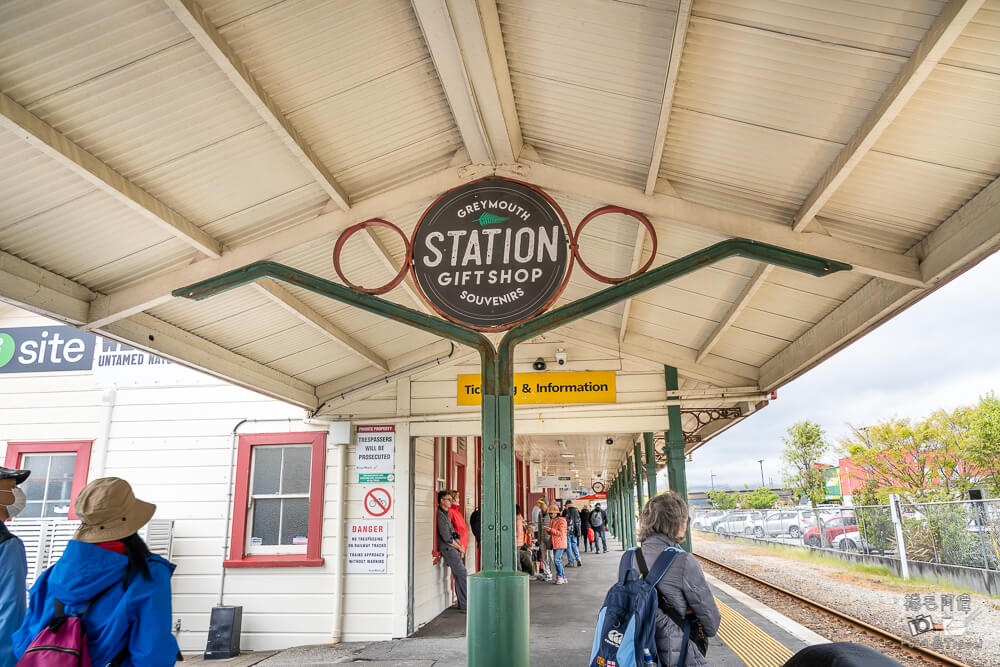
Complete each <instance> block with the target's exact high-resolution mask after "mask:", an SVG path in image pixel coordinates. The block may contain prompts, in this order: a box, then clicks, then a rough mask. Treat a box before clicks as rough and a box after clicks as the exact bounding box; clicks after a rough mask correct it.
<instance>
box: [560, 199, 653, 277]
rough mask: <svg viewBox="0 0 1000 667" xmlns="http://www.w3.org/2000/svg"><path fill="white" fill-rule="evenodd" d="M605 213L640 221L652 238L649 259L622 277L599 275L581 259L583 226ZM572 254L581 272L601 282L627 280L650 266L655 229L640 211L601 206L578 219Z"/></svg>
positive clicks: (639, 274)
mask: <svg viewBox="0 0 1000 667" xmlns="http://www.w3.org/2000/svg"><path fill="white" fill-rule="evenodd" d="M607 213H622V214H624V215H627V216H630V217H633V218H635V219H636V220H638V221H639V222H641V223H642V225H643V227H645V228H646V231H648V232H649V236H650V238H652V239H653V252H651V253H650V254H649V259H648V260H646V263H645V264H643V265H642V266H641V267H639V270H638V271H636V272H635V273H633V274H631V275H628V276H624V277H622V278H610V277H608V276H603V275H601V274H600V273H598V272H597V271H594V270H593V269H592V268H590V267H589V266H587V263H586V262H584V261H583V257H582V256H581V254H580V234H581V233H582V232H583V228H584V227H585V226H586V225H587V223H588V222H590V221H591V220H593V219H594V218H596V217H598V216H602V215H605V214H607ZM573 255H574V256H575V257H576V261H577V262H579V263H580V268H581V269H583V272H584V273H586V274H587V275H588V276H590V277H591V278H593V279H594V280H597V281H600V282H602V283H607V284H608V285H617V284H618V283H623V282H625V281H626V280H629V279H630V278H635V277H636V276H641V275H642V274H644V273H645V272H646V271H647V270H649V267H650V266H652V265H653V260H654V259H655V258H656V230H655V229H653V223H651V222H650V221H649V218H647V217H646V216H644V215H643V214H642V213H639V212H638V211H633V210H632V209H630V208H622V207H621V206H602V207H601V208H598V209H594V210H593V211H591V212H590V213H588V214H587V216H586V217H585V218H584V219H583V220H581V221H580V224H579V225H577V227H576V232H575V233H574V234H573Z"/></svg>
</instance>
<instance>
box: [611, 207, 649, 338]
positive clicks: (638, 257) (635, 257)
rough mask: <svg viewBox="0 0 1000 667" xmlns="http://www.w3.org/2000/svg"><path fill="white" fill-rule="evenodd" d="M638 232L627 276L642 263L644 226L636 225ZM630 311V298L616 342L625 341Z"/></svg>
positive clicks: (623, 313) (623, 310) (644, 239)
mask: <svg viewBox="0 0 1000 667" xmlns="http://www.w3.org/2000/svg"><path fill="white" fill-rule="evenodd" d="M637 226H638V228H639V229H638V230H637V231H636V233H635V245H633V246H632V262H631V263H630V264H629V271H628V274H627V275H632V274H633V273H635V272H636V271H638V270H639V264H640V262H642V251H643V245H645V243H646V227H645V225H642V224H638V225H637ZM631 311H632V299H631V297H630V298H628V299H625V306H624V308H623V309H622V328H621V330H620V331H619V332H618V342H619V343H620V342H622V341H623V340H625V332H626V331H627V330H628V318H629V315H630V314H631Z"/></svg>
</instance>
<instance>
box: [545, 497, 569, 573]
mask: <svg viewBox="0 0 1000 667" xmlns="http://www.w3.org/2000/svg"><path fill="white" fill-rule="evenodd" d="M549 516H550V517H551V519H552V520H551V521H550V522H549V527H548V528H546V529H545V531H546V532H547V533H548V534H549V535H550V536H551V538H552V560H553V561H554V562H555V568H556V584H565V583H566V581H567V580H566V571H565V570H564V569H563V564H562V557H563V553H564V552H565V551H566V543H567V542H566V533H567V526H566V519H565V518H564V517H563V516H562V515H561V514H560V513H559V508H558V507H556V504H555V503H550V504H549Z"/></svg>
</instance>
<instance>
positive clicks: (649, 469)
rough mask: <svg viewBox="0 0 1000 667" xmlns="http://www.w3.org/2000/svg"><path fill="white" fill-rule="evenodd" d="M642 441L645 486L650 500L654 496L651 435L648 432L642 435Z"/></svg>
mask: <svg viewBox="0 0 1000 667" xmlns="http://www.w3.org/2000/svg"><path fill="white" fill-rule="evenodd" d="M642 441H643V444H644V445H645V446H646V485H647V487H648V489H649V498H650V499H651V500H652V498H653V496H655V495H656V448H655V446H654V445H653V434H652V433H650V432H648V431H647V432H646V433H643V434H642Z"/></svg>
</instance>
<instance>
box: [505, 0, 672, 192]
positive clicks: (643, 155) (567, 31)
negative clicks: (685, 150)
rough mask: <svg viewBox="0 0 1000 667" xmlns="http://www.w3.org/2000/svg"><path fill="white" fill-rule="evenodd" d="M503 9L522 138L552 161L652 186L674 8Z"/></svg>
mask: <svg viewBox="0 0 1000 667" xmlns="http://www.w3.org/2000/svg"><path fill="white" fill-rule="evenodd" d="M498 9H499V13H500V23H501V26H502V29H503V35H504V44H505V46H506V49H507V61H508V65H509V68H510V73H511V80H512V84H513V89H514V96H515V100H516V103H517V111H518V117H519V120H520V123H521V133H522V135H523V137H524V140H525V141H526V142H527V143H529V144H531V145H533V146H535V148H536V149H537V150H538V153H539V155H540V156H541V157H542V159H543V160H544V161H546V162H547V163H550V164H558V165H565V166H566V167H567V168H569V169H573V170H574V171H581V172H583V173H590V174H600V175H601V176H603V177H605V178H608V179H610V180H614V181H616V182H622V183H628V184H631V185H635V184H638V183H641V182H644V181H645V174H646V171H647V170H648V165H649V159H650V154H651V148H650V143H651V141H652V137H653V136H654V135H655V134H656V125H657V121H658V119H659V113H660V105H661V103H662V99H663V85H664V80H665V73H666V63H667V58H668V57H669V54H670V39H671V34H672V31H673V25H674V21H675V19H676V7H675V6H673V5H671V6H670V7H669V10H668V11H664V10H663V9H659V10H651V9H648V8H644V7H639V6H637V5H629V4H626V3H613V2H593V1H587V2H565V1H563V2H547V3H537V2H525V1H523V0H520V1H504V2H500V3H498Z"/></svg>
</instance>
